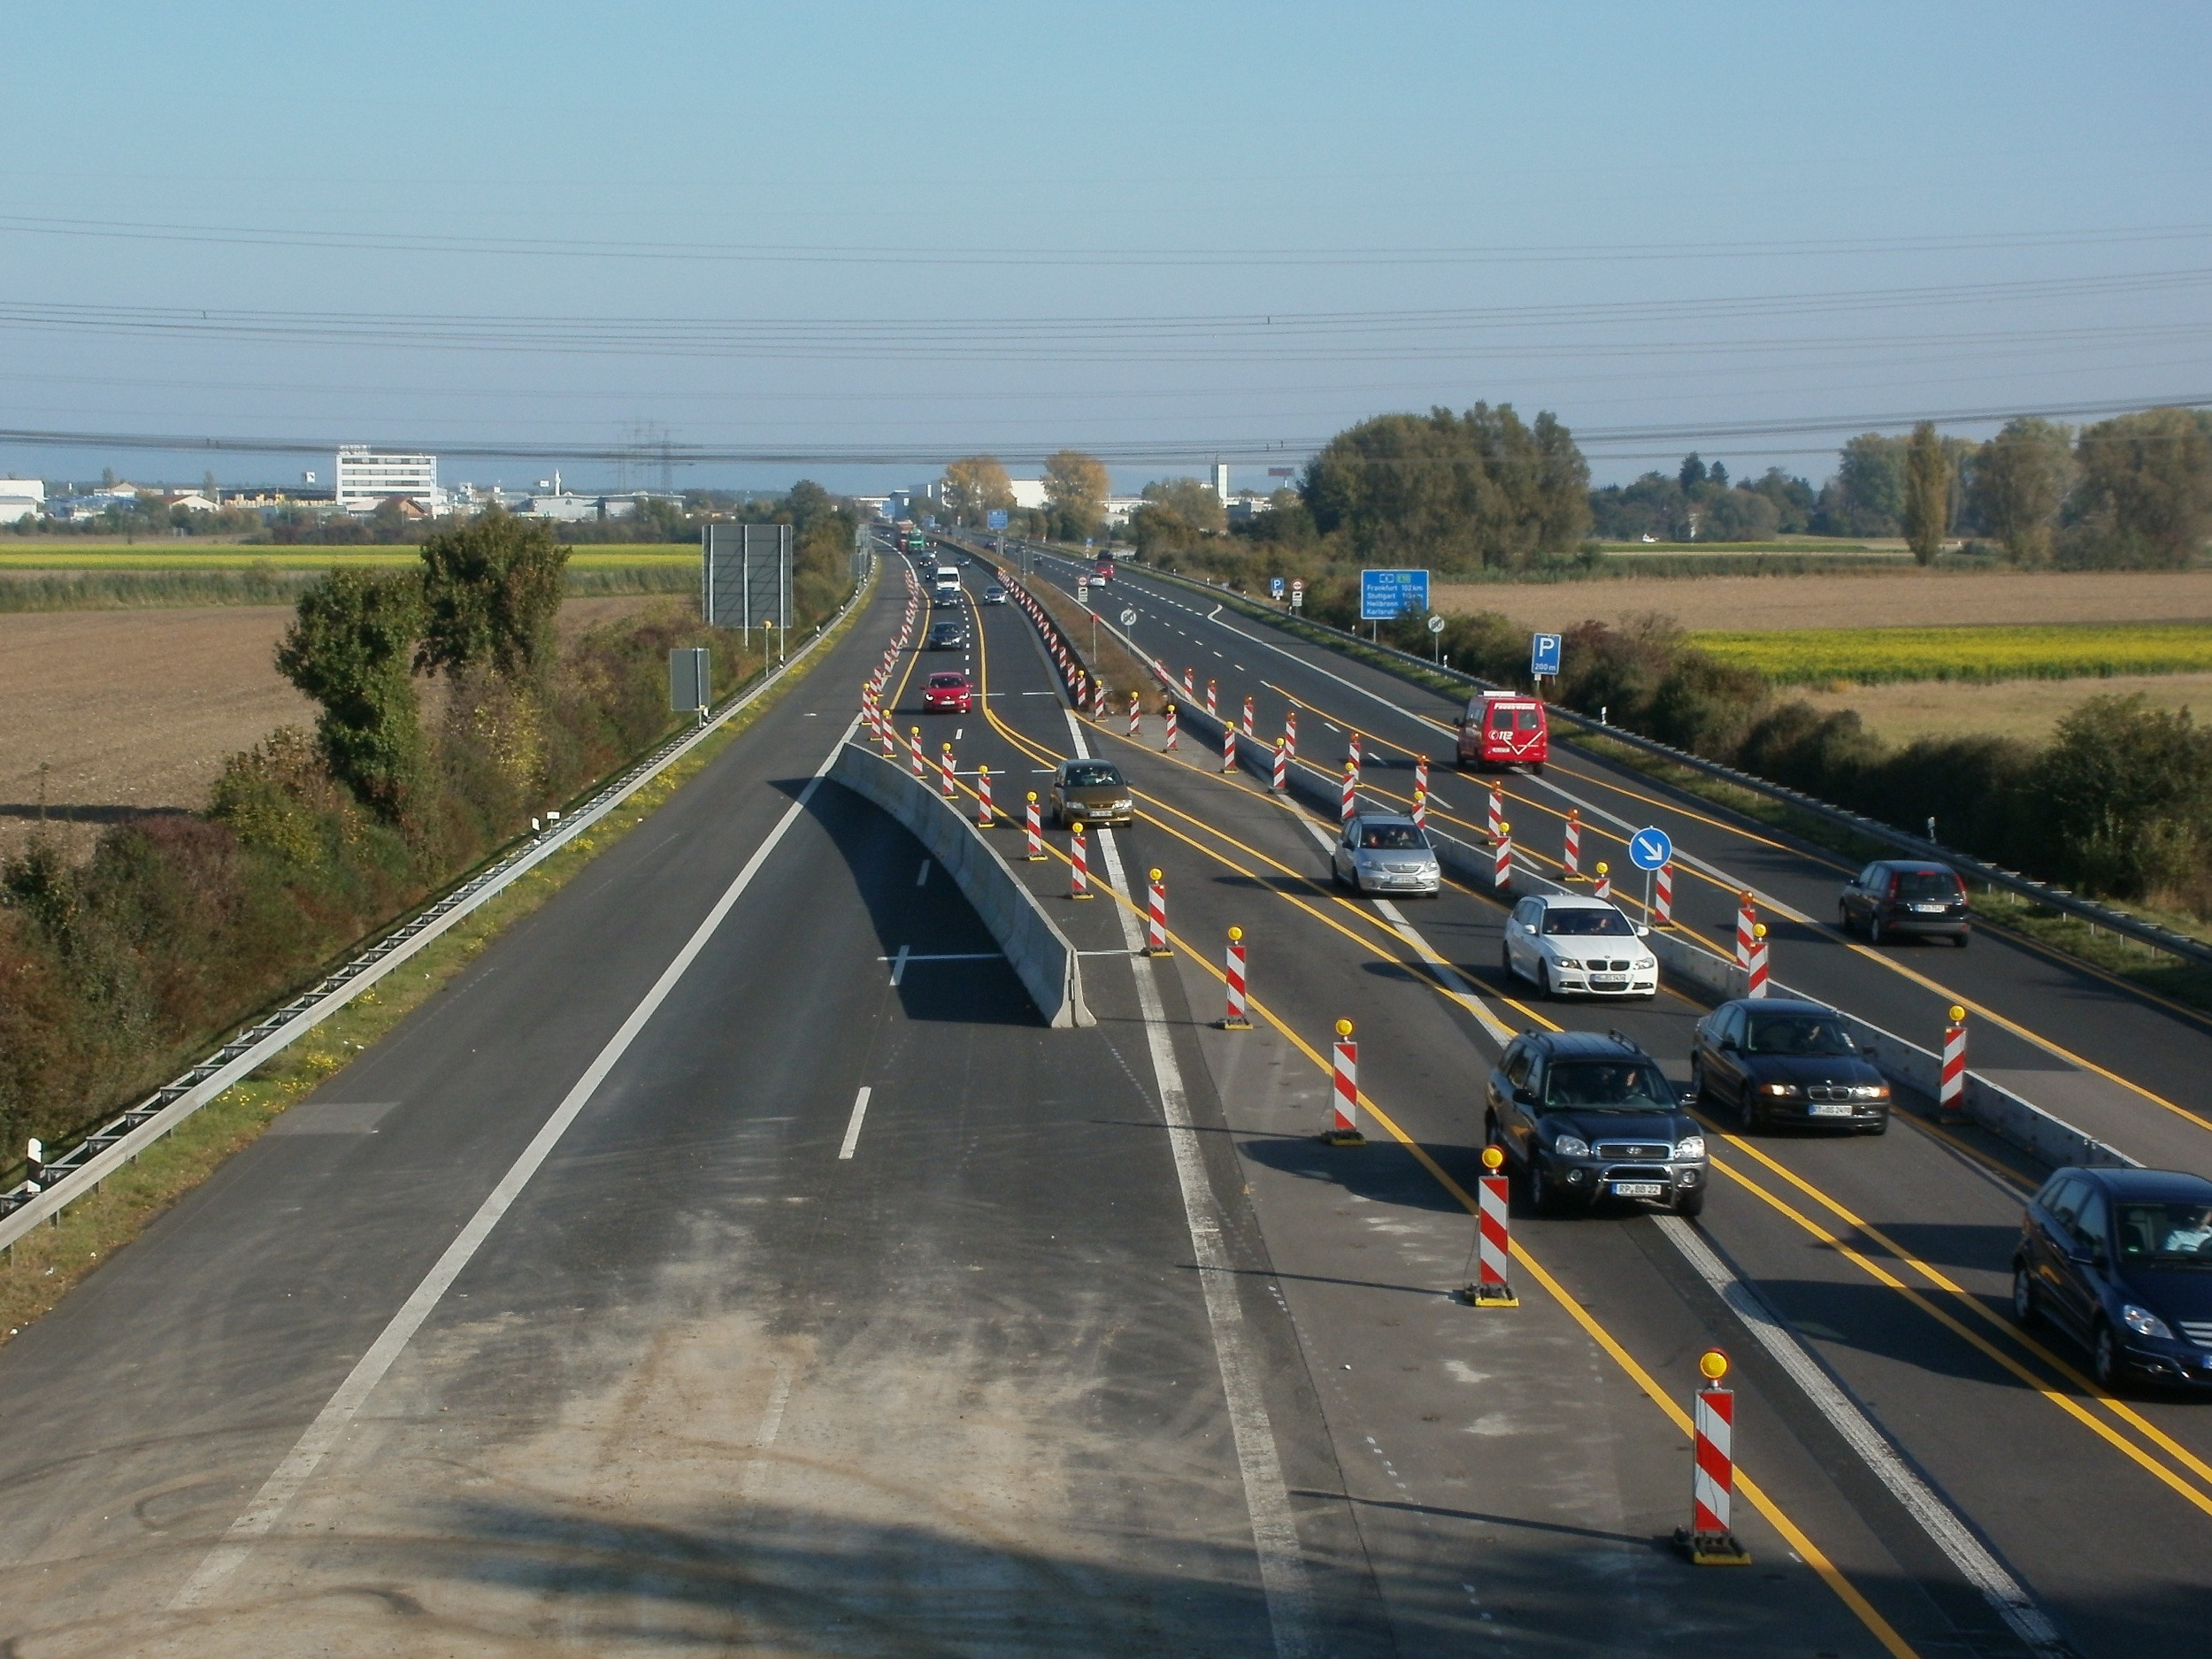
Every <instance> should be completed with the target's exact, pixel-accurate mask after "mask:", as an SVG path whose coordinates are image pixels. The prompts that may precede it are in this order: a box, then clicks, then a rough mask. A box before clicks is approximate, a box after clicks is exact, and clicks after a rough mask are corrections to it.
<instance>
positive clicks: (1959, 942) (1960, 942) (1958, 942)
mask: <svg viewBox="0 0 2212 1659" xmlns="http://www.w3.org/2000/svg"><path fill="white" fill-rule="evenodd" d="M1972 937H1973V935H1972V934H1971V933H1959V934H1955V935H1954V936H1953V938H1952V940H1951V943H1952V944H1953V945H1954V946H1955V947H1956V948H1957V949H1961V950H1963V949H1966V941H1968V940H1969V939H1971V938H1972Z"/></svg>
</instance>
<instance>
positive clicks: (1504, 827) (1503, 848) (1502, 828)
mask: <svg viewBox="0 0 2212 1659" xmlns="http://www.w3.org/2000/svg"><path fill="white" fill-rule="evenodd" d="M1512 885H1513V826H1511V825H1510V824H1508V823H1506V822H1505V821H1504V820H1503V819H1502V818H1501V819H1500V820H1499V822H1498V839H1497V841H1496V842H1495V843H1494V845H1493V847H1492V848H1491V851H1490V890H1491V891H1492V892H1493V893H1503V892H1505V891H1506V890H1507V889H1508V888H1509V887H1512Z"/></svg>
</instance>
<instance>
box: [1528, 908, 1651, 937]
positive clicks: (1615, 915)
mask: <svg viewBox="0 0 2212 1659" xmlns="http://www.w3.org/2000/svg"><path fill="white" fill-rule="evenodd" d="M1544 931H1545V932H1546V933H1551V934H1555V935H1563V936H1564V937H1566V938H1569V939H1597V938H1607V939H1612V938H1618V937H1621V936H1623V935H1624V934H1628V933H1633V932H1635V929H1633V928H1632V927H1631V926H1629V925H1628V918H1626V917H1625V916H1623V915H1622V914H1621V913H1620V912H1619V911H1618V910H1615V909H1614V908H1613V907H1612V906H1611V905H1607V906H1606V907H1605V908H1603V909H1602V910H1601V909H1600V908H1598V906H1596V905H1594V904H1592V905H1575V906H1573V907H1572V908H1561V909H1547V910H1545V911H1544Z"/></svg>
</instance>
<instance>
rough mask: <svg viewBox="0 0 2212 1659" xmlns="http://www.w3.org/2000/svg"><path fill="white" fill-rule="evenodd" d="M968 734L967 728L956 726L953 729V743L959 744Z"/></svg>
mask: <svg viewBox="0 0 2212 1659" xmlns="http://www.w3.org/2000/svg"><path fill="white" fill-rule="evenodd" d="M966 734H967V733H966V731H965V728H964V727H961V726H954V727H953V728H952V741H954V742H956V743H957V742H958V741H960V740H961V739H962V738H963V737H964V736H965V735H966Z"/></svg>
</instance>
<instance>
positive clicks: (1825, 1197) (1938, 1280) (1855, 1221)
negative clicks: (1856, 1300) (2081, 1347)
mask: <svg viewBox="0 0 2212 1659" xmlns="http://www.w3.org/2000/svg"><path fill="white" fill-rule="evenodd" d="M1721 1138H1722V1139H1723V1140H1724V1141H1727V1142H1728V1144H1729V1145H1730V1146H1732V1147H1734V1148H1737V1149H1738V1150H1740V1151H1741V1152H1744V1153H1745V1154H1747V1155H1748V1156H1751V1157H1753V1158H1755V1159H1756V1160H1757V1161H1758V1162H1759V1163H1761V1164H1764V1165H1765V1166H1766V1167H1767V1168H1768V1169H1770V1170H1771V1171H1774V1173H1775V1174H1777V1175H1778V1176H1780V1177H1781V1178H1782V1179H1784V1180H1786V1181H1787V1182H1789V1184H1790V1185H1791V1186H1793V1187H1796V1188H1797V1189H1798V1191H1800V1192H1801V1193H1803V1194H1805V1195H1806V1196H1807V1197H1808V1198H1810V1199H1811V1200H1812V1201H1813V1202H1816V1203H1817V1204H1820V1205H1822V1206H1823V1207H1824V1208H1825V1209H1826V1210H1829V1211H1830V1212H1831V1213H1832V1214H1833V1215H1834V1216H1836V1217H1838V1218H1839V1220H1841V1221H1843V1222H1844V1223H1845V1224H1846V1225H1849V1226H1851V1227H1853V1228H1855V1229H1856V1230H1857V1231H1858V1232H1860V1233H1863V1234H1864V1235H1865V1236H1866V1237H1867V1238H1870V1239H1871V1240H1874V1242H1875V1243H1877V1244H1878V1245H1879V1246H1881V1248H1883V1249H1885V1250H1886V1251H1888V1252H1889V1253H1890V1255H1891V1256H1893V1257H1895V1258H1896V1260H1897V1261H1898V1262H1900V1263H1902V1264H1903V1265H1904V1266H1906V1267H1909V1268H1910V1269H1911V1270H1912V1271H1914V1272H1916V1273H1918V1274H1920V1275H1922V1276H1923V1277H1924V1278H1925V1279H1927V1280H1928V1282H1929V1283H1931V1284H1932V1285H1935V1286H1939V1287H1940V1288H1941V1289H1942V1290H1944V1291H1946V1292H1947V1293H1948V1294H1950V1295H1952V1296H1953V1297H1955V1298H1956V1299H1957V1300H1958V1301H1959V1302H1962V1303H1963V1304H1964V1305H1965V1306H1966V1308H1967V1309H1968V1310H1970V1312H1972V1313H1973V1314H1974V1316H1975V1317H1977V1318H1978V1319H1980V1320H1981V1321H1982V1322H1983V1323H1984V1324H1985V1325H1992V1326H1994V1327H1995V1328H1996V1329H1997V1330H2000V1331H2001V1332H2003V1333H2005V1334H2006V1335H2007V1336H2008V1337H2009V1338H2011V1339H2012V1340H2014V1341H2016V1342H2017V1343H2018V1344H2019V1345H2020V1346H2021V1347H2022V1348H2025V1349H2027V1350H2028V1352H2029V1353H2031V1354H2032V1355H2034V1356H2035V1357H2036V1358H2038V1359H2039V1360H2041V1361H2042V1362H2043V1363H2045V1364H2046V1365H2048V1366H2049V1367H2050V1368H2051V1369H2052V1370H2053V1371H2056V1372H2058V1373H2059V1375H2060V1376H2062V1377H2063V1378H2065V1379H2066V1380H2067V1381H2068V1382H2070V1383H2071V1384H2073V1385H2074V1386H2075V1387H2077V1388H2078V1389H2079V1390H2080V1391H2081V1392H2082V1393H2084V1394H2088V1395H2089V1396H2091V1397H2092V1398H2093V1399H2094V1400H2095V1401H2096V1402H2098V1403H2099V1404H2100V1405H2101V1406H2103V1407H2104V1409H2106V1410H2108V1411H2109V1412H2110V1413H2112V1415H2113V1416H2114V1417H2118V1418H2119V1419H2120V1420H2121V1421H2122V1422H2124V1423H2125V1424H2126V1425H2128V1426H2129V1427H2131V1428H2132V1429H2134V1430H2135V1431H2136V1432H2138V1433H2139V1434H2141V1435H2142V1436H2144V1437H2145V1438H2146V1439H2147V1440H2151V1441H2153V1442H2154V1444H2156V1445H2157V1446H2159V1447H2160V1448H2162V1449H2163V1450H2164V1451H2166V1452H2167V1453H2168V1454H2169V1455H2171V1456H2172V1457H2173V1458H2175V1459H2176V1460H2177V1462H2179V1463H2185V1464H2186V1465H2188V1467H2189V1468H2190V1470H2191V1471H2193V1472H2194V1473H2195V1474H2196V1475H2198V1476H2199V1477H2200V1479H2205V1480H2212V1464H2207V1463H2204V1462H2203V1460H2201V1459H2200V1458H2199V1457H2198V1456H2197V1455H2196V1454H2194V1453H2193V1452H2192V1451H2190V1450H2189V1448H2187V1447H2185V1446H2183V1445H2182V1444H2181V1443H2180V1442H2179V1441H2177V1440H2174V1439H2172V1438H2171V1437H2170V1436H2169V1435H2168V1434H2167V1433H2166V1432H2165V1431H2163V1430H2162V1429H2161V1428H2159V1427H2158V1426H2157V1425H2155V1424H2154V1423H2152V1422H2150V1421H2149V1420H2148V1419H2147V1418H2146V1417H2143V1416H2142V1415H2141V1414H2140V1413H2139V1412H2138V1411H2137V1410H2136V1409H2135V1408H2134V1407H2132V1406H2131V1405H2129V1404H2128V1403H2127V1402H2125V1401H2124V1400H2120V1399H2118V1398H2116V1396H2115V1395H2113V1394H2111V1393H2110V1392H2109V1391H2108V1390H2107V1389H2104V1388H2101V1387H2099V1386H2097V1384H2096V1383H2095V1382H2094V1381H2093V1380H2092V1379H2090V1378H2088V1377H2086V1376H2084V1375H2083V1374H2082V1373H2081V1372H2080V1371H2078V1370H2076V1369H2075V1368H2074V1367H2073V1366H2071V1365H2070V1364H2068V1363H2066V1362H2065V1361H2064V1360H2062V1359H2061V1358H2060V1357H2059V1356H2057V1355H2055V1354H2054V1353H2052V1352H2051V1350H2050V1349H2049V1348H2046V1347H2044V1346H2043V1344H2042V1343H2040V1342H2039V1341H2037V1340H2035V1339H2034V1338H2033V1337H2032V1336H2030V1335H2029V1334H2028V1333H2026V1332H2024V1331H2023V1330H2021V1329H2020V1327H2019V1326H2017V1325H2014V1324H2013V1323H2012V1322H2011V1321H2010V1320H2008V1319H2007V1318H2005V1317H2003V1316H2002V1315H2000V1314H1996V1313H1993V1312H1991V1311H1990V1310H1989V1308H1988V1306H1987V1305H1986V1304H1985V1303H1984V1302H1983V1301H1982V1300H1981V1298H1980V1297H1978V1296H1977V1295H1975V1294H1972V1293H1971V1292H1970V1291H1969V1290H1967V1289H1966V1288H1965V1286H1962V1285H1959V1284H1957V1283H1955V1281H1953V1280H1952V1279H1950V1278H1949V1277H1948V1276H1947V1275H1946V1274H1944V1273H1942V1272H1940V1271H1938V1270H1937V1269H1935V1268H1933V1267H1931V1266H1930V1265H1928V1263H1925V1262H1924V1261H1922V1260H1921V1259H1920V1258H1919V1257H1918V1256H1915V1255H1913V1254H1912V1252H1910V1251H1909V1250H1908V1249H1906V1248H1904V1247H1903V1246H1901V1245H1900V1244H1899V1243H1898V1242H1897V1240H1894V1239H1893V1238H1891V1237H1890V1236H1889V1235H1888V1234H1887V1233H1884V1232H1883V1231H1882V1230H1881V1229H1880V1228H1879V1227H1877V1226H1875V1225H1873V1224H1872V1223H1870V1222H1869V1221H1866V1220H1864V1219H1863V1218H1862V1217H1858V1216H1855V1215H1854V1214H1852V1212H1851V1211H1850V1210H1847V1209H1846V1208H1845V1207H1844V1206H1843V1205H1842V1204H1840V1203H1839V1202H1836V1200H1835V1199H1833V1198H1832V1197H1831V1196H1829V1194H1826V1193H1824V1192H1823V1191H1821V1189H1820V1188H1819V1187H1816V1186H1814V1185H1813V1184H1812V1183H1811V1182H1810V1181H1809V1180H1807V1179H1805V1178H1804V1177H1803V1176H1801V1175H1800V1174H1798V1173H1797V1171H1794V1170H1793V1169H1791V1168H1789V1167H1788V1166H1787V1165H1786V1164H1780V1163H1778V1162H1777V1161H1776V1160H1775V1159H1773V1158H1771V1157H1770V1156H1767V1154H1766V1153H1765V1152H1763V1150H1761V1149H1760V1148H1757V1147H1755V1146H1753V1145H1752V1144H1751V1143H1750V1142H1749V1141H1747V1140H1745V1139H1744V1138H1743V1137H1742V1136H1740V1135H1733V1134H1729V1133H1725V1132H1723V1133H1722V1135H1721ZM1738 1179H1741V1178H1740V1177H1739V1178H1738ZM1744 1184H1745V1185H1746V1186H1750V1185H1751V1183H1750V1182H1748V1181H1746V1182H1745V1183H1744ZM2208 1513H2212V1509H2208Z"/></svg>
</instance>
